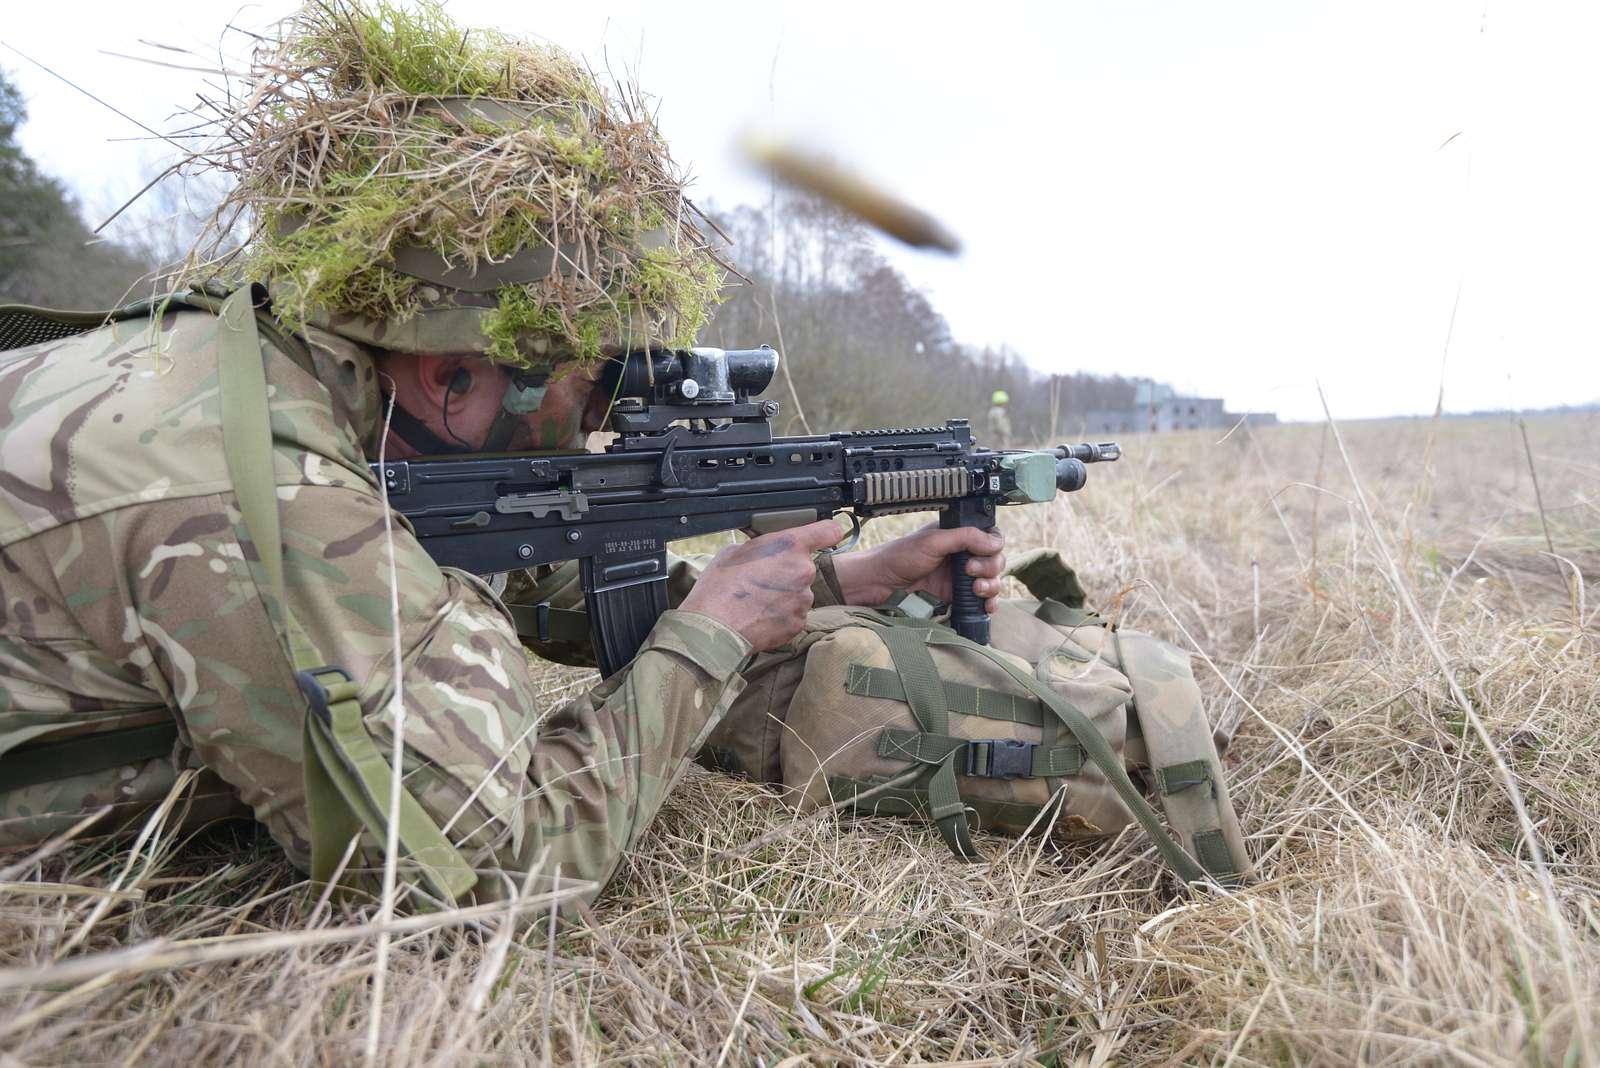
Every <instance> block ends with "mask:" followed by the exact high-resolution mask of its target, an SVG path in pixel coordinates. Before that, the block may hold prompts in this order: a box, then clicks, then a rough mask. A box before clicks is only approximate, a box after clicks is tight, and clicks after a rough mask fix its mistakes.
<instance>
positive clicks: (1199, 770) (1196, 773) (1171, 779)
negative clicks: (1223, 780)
mask: <svg viewBox="0 0 1600 1068" xmlns="http://www.w3.org/2000/svg"><path fill="white" fill-rule="evenodd" d="M1156 782H1157V783H1158V784H1159V785H1160V786H1161V792H1162V793H1164V794H1175V793H1177V792H1178V791H1179V790H1187V789H1189V788H1190V787H1191V786H1204V785H1205V784H1207V783H1209V782H1211V765H1209V764H1207V763H1206V762H1205V761H1204V760H1185V761H1184V762H1183V763H1181V764H1168V765H1167V766H1166V767H1164V768H1157V769H1156ZM1212 792H1213V793H1214V792H1215V791H1212Z"/></svg>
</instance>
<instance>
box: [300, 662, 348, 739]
mask: <svg viewBox="0 0 1600 1068" xmlns="http://www.w3.org/2000/svg"><path fill="white" fill-rule="evenodd" d="M330 674H331V675H338V676H339V678H341V679H343V680H344V681H345V682H352V681H354V680H353V679H351V678H350V673H349V672H348V671H346V670H345V669H344V668H342V667H334V666H333V665H332V664H324V665H323V666H322V667H316V668H312V669H310V670H309V671H296V672H295V673H294V681H295V685H297V686H299V687H300V692H301V693H302V694H304V695H305V699H306V702H307V703H308V704H309V705H311V711H312V712H313V713H315V714H316V717H317V718H318V719H320V720H322V722H324V723H329V724H331V723H332V722H333V713H332V712H331V711H329V709H328V688H327V687H326V686H324V685H323V684H322V680H321V679H319V678H317V676H318V675H330ZM336 685H337V684H336Z"/></svg>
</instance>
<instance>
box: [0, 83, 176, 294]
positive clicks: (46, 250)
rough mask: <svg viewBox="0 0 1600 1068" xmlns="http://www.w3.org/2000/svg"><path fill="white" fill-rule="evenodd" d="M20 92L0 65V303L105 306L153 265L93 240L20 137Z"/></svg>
mask: <svg viewBox="0 0 1600 1068" xmlns="http://www.w3.org/2000/svg"><path fill="white" fill-rule="evenodd" d="M26 118H27V108H26V106H25V105H24V103H23V100H22V94H21V93H19V92H18V91H17V88H16V86H15V85H14V84H12V82H11V80H10V79H9V78H7V77H6V72H5V71H4V70H0V303H8V304H9V303H16V304H43V305H50V306H54V307H57V308H108V307H111V306H112V305H115V304H118V303H121V302H122V300H123V299H124V298H125V295H126V294H128V293H129V292H130V290H131V289H132V288H133V287H134V285H135V283H136V282H137V281H138V280H139V279H140V278H141V277H143V276H144V275H145V274H146V273H147V272H148V271H149V270H150V265H149V263H147V262H146V261H145V259H144V258H143V257H142V256H141V255H140V254H139V253H137V252H135V251H133V250H130V249H128V248H126V247H124V246H122V245H119V244H115V243H113V242H110V241H99V240H96V238H95V235H94V234H93V233H92V232H91V231H90V229H89V227H88V226H87V225H85V224H84V221H83V217H82V216H81V215H80V214H79V212H78V206H77V205H76V204H75V203H74V202H73V200H72V198H71V197H69V196H68V195H67V191H66V190H65V189H63V188H62V187H61V183H60V182H58V181H56V180H55V179H54V178H51V177H50V176H49V175H46V174H44V173H42V172H41V171H40V170H39V168H38V167H37V166H36V165H35V164H34V162H33V160H31V159H29V158H28V155H27V153H26V152H24V151H23V150H22V146H21V145H20V144H19V143H18V142H17V130H18V128H19V127H21V125H22V123H23V122H24V120H26Z"/></svg>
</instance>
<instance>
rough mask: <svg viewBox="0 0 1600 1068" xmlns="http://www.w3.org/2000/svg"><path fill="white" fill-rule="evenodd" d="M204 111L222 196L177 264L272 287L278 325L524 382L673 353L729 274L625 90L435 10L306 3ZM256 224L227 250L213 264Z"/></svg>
mask: <svg viewBox="0 0 1600 1068" xmlns="http://www.w3.org/2000/svg"><path fill="white" fill-rule="evenodd" d="M248 78H249V84H248V85H245V86H242V87H237V86H236V87H233V88H232V89H231V91H230V93H229V94H228V97H227V99H226V101H225V102H224V103H221V104H214V105H213V106H212V107H213V111H214V112H215V117H214V120H213V122H212V132H213V133H214V134H215V137H214V138H213V139H212V141H211V142H210V143H208V144H207V146H206V148H205V149H203V150H202V151H200V152H197V153H195V155H194V156H193V157H191V159H190V161H189V170H190V171H191V172H193V171H200V170H207V169H210V170H221V171H223V172H225V173H226V174H227V175H228V176H229V177H231V178H233V179H234V180H235V182H236V185H235V187H234V189H233V191H232V192H231V193H230V194H229V196H228V197H227V198H226V200H224V202H223V204H222V205H221V207H220V208H219V209H218V211H217V213H216V216H215V218H214V221H213V225H212V226H211V228H210V229H209V231H208V233H207V235H206V239H204V240H202V242H201V243H200V244H199V245H197V248H196V251H195V253H194V254H192V255H191V256H190V259H189V262H188V263H187V264H186V272H187V273H188V274H189V275H191V276H195V275H204V274H205V273H206V272H208V271H211V272H214V271H215V270H216V268H217V267H218V265H224V264H225V265H226V266H227V269H228V270H230V271H231V272H233V273H235V274H239V275H242V276H243V277H244V278H248V279H252V280H261V279H264V280H267V281H268V283H269V285H270V288H271V290H272V296H273V310H274V313H275V314H277V315H278V317H279V318H280V319H281V320H283V321H284V323H285V325H287V326H289V327H291V328H294V329H300V328H303V327H304V326H306V325H315V326H319V327H322V328H324V329H327V330H330V331H332V332H334V333H336V334H339V335H342V336H344V337H347V338H351V339H353V340H356V341H360V342H364V343H367V344H371V345H376V346H380V347H383V348H387V349H393V350H398V351H403V352H411V353H418V354H433V355H460V354H463V353H479V354H481V355H483V356H485V357H487V358H489V359H491V360H494V361H496V362H498V363H502V364H506V365H509V366H512V367H514V368H518V369H521V370H522V371H524V372H534V373H537V372H541V371H547V370H548V369H549V368H550V367H552V366H553V365H554V364H556V363H558V362H561V361H564V360H568V359H577V360H578V361H580V362H587V361H593V360H596V359H598V358H601V357H603V356H607V355H614V354H616V353H617V352H619V351H624V350H629V349H637V348H642V347H648V346H659V345H672V346H678V345H686V344H688V343H689V342H690V341H691V340H692V338H693V335H694V334H695V333H696V331H698V329H699V327H700V326H701V325H702V323H703V322H704V320H705V318H706V315H707V313H708V311H709V309H710V307H711V306H712V304H713V303H714V302H715V299H716V294H717V291H718V289H719V288H720V286H721V284H722V279H723V270H722V268H721V266H720V263H719V261H718V260H717V258H716V257H715V255H714V254H713V253H712V251H711V250H710V249H709V248H708V246H707V242H706V240H705V238H704V237H703V235H702V233H701V231H700V230H699V229H698V227H697V225H696V220H697V219H699V218H700V217H699V216H698V214H697V212H696V211H695V209H694V208H693V206H692V205H691V204H689V202H688V201H687V200H686V199H685V198H684V196H683V189H684V180H683V178H682V175H681V173H680V172H679V171H678V169H677V168H676V167H675V166H674V164H673V162H672V160H671V158H670V156H669V154H668V152H667V149H666V145H665V143H664V142H663V140H662V138H661V136H660V134H659V132H658V131H657V129H656V128H655V125H654V123H653V121H652V120H651V118H650V115H649V114H648V112H647V111H646V110H645V108H644V104H643V99H642V98H641V97H640V95H639V94H638V92H637V90H633V89H624V90H621V91H618V92H615V93H613V92H610V91H608V90H607V89H606V88H605V87H603V86H602V85H601V84H600V82H599V81H598V80H597V79H596V78H595V77H594V75H593V74H592V73H591V72H589V71H588V70H587V69H586V68H584V67H583V66H581V65H580V64H579V63H577V62H576V61H574V60H573V59H572V58H571V57H570V56H568V55H566V54H565V53H563V52H561V51H560V50H559V49H557V48H554V47H553V46H549V45H544V44H537V43H532V42H528V41H524V40H520V39H518V38H515V37H512V36H509V35H505V34H501V33H497V32H494V31H487V30H468V29H463V28H462V27H460V26H459V25H457V24H456V23H455V22H454V21H453V20H452V19H450V18H449V17H448V16H447V15H446V14H445V13H444V11H443V9H442V7H441V6H440V5H438V4H437V3H434V2H432V0H422V2H420V3H416V4H414V5H408V6H407V7H405V8H402V7H400V6H397V5H395V4H392V3H390V2H389V0H316V2H313V3H311V4H309V5H308V6H306V7H305V8H303V9H301V10H300V11H299V12H297V13H296V14H294V15H292V16H290V17H289V18H288V19H287V20H285V21H284V22H283V23H282V24H281V25H280V31H279V33H278V35H277V36H276V38H275V39H273V40H271V41H268V42H265V43H264V44H262V45H261V46H259V47H258V48H257V50H256V52H255V55H254V58H253V61H252V63H251V66H250V72H249V75H248ZM241 217H243V218H246V219H248V220H249V221H250V226H251V235H250V239H249V240H248V241H247V242H246V244H245V246H244V248H243V250H242V253H241V254H239V255H238V256H226V255H222V254H220V252H221V250H222V249H223V248H224V247H225V245H226V240H227V237H228V235H229V233H231V232H232V231H231V227H232V223H233V220H236V219H238V218H241Z"/></svg>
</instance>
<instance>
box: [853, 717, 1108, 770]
mask: <svg viewBox="0 0 1600 1068" xmlns="http://www.w3.org/2000/svg"><path fill="white" fill-rule="evenodd" d="M952 753H954V754H955V755H956V758H957V759H956V762H955V763H956V771H957V772H958V773H959V774H962V775H969V776H975V777H977V778H983V779H1047V778H1060V777H1061V776H1064V775H1076V774H1077V773H1078V772H1079V771H1081V770H1083V760H1084V757H1083V749H1082V748H1081V747H1079V746H1077V745H1058V746H1051V747H1045V746H1042V745H1039V744H1037V743H1034V742H1024V741H1019V740H1017V739H1012V738H959V737H952V736H950V735H943V734H923V733H921V732H920V731H908V730H901V729H900V728H898V727H886V728H884V730H883V733H882V734H880V735H878V755H879V756H881V757H884V758H885V759H888V760H905V761H909V762H910V763H913V764H939V763H942V762H943V761H945V760H946V759H947V758H949V757H950V755H951V754H952Z"/></svg>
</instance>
